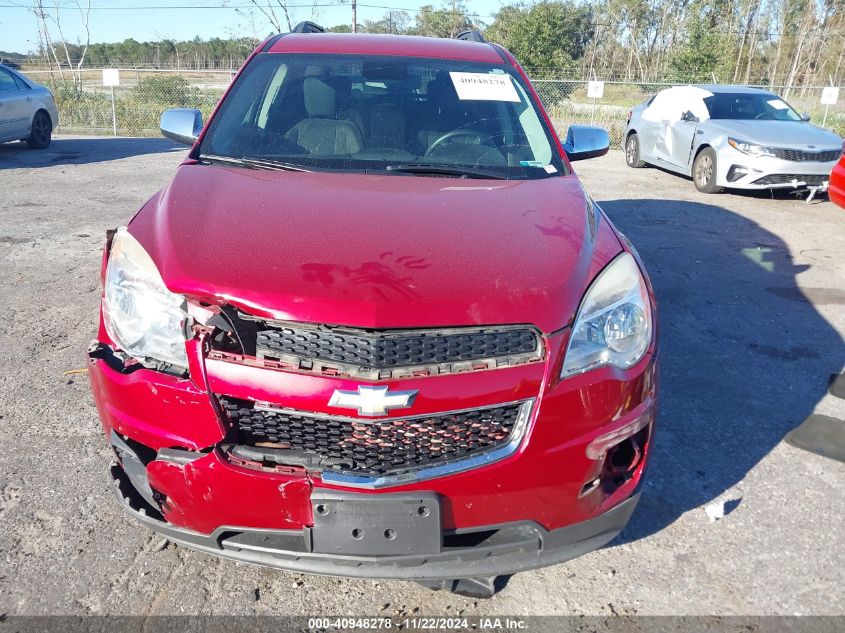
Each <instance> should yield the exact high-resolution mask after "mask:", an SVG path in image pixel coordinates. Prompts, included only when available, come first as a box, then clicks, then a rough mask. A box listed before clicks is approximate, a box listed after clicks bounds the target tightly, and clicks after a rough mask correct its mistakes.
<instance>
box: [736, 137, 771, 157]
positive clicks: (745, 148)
mask: <svg viewBox="0 0 845 633" xmlns="http://www.w3.org/2000/svg"><path fill="white" fill-rule="evenodd" d="M728 145H730V146H731V147H733V148H734V149H735V150H737V151H740V152H742V153H743V154H749V155H751V156H774V155H775V153H774V152H773V151H772V148H771V147H766V146H765V145H757V144H756V143H749V142H748V141H740V140H739V139H736V138H729V139H728Z"/></svg>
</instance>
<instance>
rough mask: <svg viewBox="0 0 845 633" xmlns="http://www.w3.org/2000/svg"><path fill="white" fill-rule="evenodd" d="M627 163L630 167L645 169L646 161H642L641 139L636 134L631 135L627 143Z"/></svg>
mask: <svg viewBox="0 0 845 633" xmlns="http://www.w3.org/2000/svg"><path fill="white" fill-rule="evenodd" d="M625 162H626V163H627V164H628V167H634V168H636V169H639V168H640V167H645V161H643V160H641V159H640V137H639V136H637V133H636V132H632V133H631V134H629V135H628V140H626V141H625Z"/></svg>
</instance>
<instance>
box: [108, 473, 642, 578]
mask: <svg viewBox="0 0 845 633" xmlns="http://www.w3.org/2000/svg"><path fill="white" fill-rule="evenodd" d="M111 475H112V478H113V486H114V491H115V494H116V495H117V497H118V499H120V501H121V503H122V505H123V507H124V509H125V510H126V512H127V513H128V514H129V515H130V516H132V517H134V518H135V519H136V520H138V521H140V522H141V523H142V524H144V525H145V526H147V527H148V528H150V529H152V530H154V531H155V532H158V533H159V534H161V535H163V536H165V537H166V538H167V539H168V540H170V541H172V542H174V543H177V544H180V545H184V546H186V547H189V548H191V549H195V550H197V551H200V552H204V553H206V554H212V555H215V556H220V557H223V558H229V559H232V560H236V561H241V562H245V563H252V564H256V565H262V566H265V567H273V568H277V569H285V570H289V571H297V572H302V573H309V574H318V575H329V576H346V577H356V578H378V579H397V580H447V579H455V578H479V577H489V576H501V575H508V574H513V573H516V572H520V571H525V570H529V569H536V568H538V567H545V566H547V565H554V564H558V563H562V562H565V561H567V560H570V559H572V558H576V557H578V556H581V555H583V554H586V553H588V552H590V551H592V550H595V549H597V548H599V547H602V546H603V545H605V544H607V543H608V542H610V541H611V540H613V539H614V538H615V537H616V536H617V535H618V534H619V533H620V532H621V531H622V529H623V528H624V527H625V525H626V524H627V523H628V521H629V519H630V518H631V515H632V514H633V512H634V509H635V508H636V505H637V502H638V501H639V492H635V493H634V494H633V495H631V496H630V497H629V498H628V499H626V500H625V501H623V502H621V503H619V504H618V505H616V506H614V507H613V508H612V509H610V510H608V511H607V512H605V513H603V514H601V515H599V516H597V517H595V518H592V519H589V520H587V521H584V522H581V523H577V524H574V525H569V526H566V527H562V528H558V529H554V530H546V529H544V528H543V527H542V526H540V525H539V524H537V523H535V522H533V521H519V522H514V523H506V524H501V525H494V526H484V527H476V528H471V529H458V530H450V531H444V534H443V537H444V539H443V547H441V550H440V552H439V553H433V554H432V553H427V554H404V555H383V556H349V555H341V554H325V553H317V552H314V551H311V549H312V548H311V543H312V537H311V534H310V528H303V529H301V530H272V529H257V528H239V527H230V526H222V527H219V528H217V529H216V530H214V531H213V532H212V533H211V534H202V533H199V532H194V531H193V530H188V529H185V528H181V527H177V526H174V525H172V524H170V523H167V522H166V521H163V520H162V519H161V518H159V517H157V516H155V515H156V514H157V513H156V512H155V511H153V512H150V511H149V510H150V509H149V506H148V504H146V503H145V502H144V500H143V498H142V497H141V495H139V494H138V492H137V491H136V489H135V487H134V486H133V485H132V483H131V482H130V479H129V476H128V475H127V473H126V472H124V470H123V468H122V467H121V466H120V465H118V464H113V465H112V467H111Z"/></svg>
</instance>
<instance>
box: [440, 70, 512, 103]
mask: <svg viewBox="0 0 845 633" xmlns="http://www.w3.org/2000/svg"><path fill="white" fill-rule="evenodd" d="M449 76H450V77H451V78H452V84H453V85H454V86H455V92H457V93H458V99H460V100H461V101H512V102H514V103H519V95H518V94H517V93H516V88H515V87H514V85H513V81H512V80H511V78H510V75H493V74H490V73H456V72H450V73H449Z"/></svg>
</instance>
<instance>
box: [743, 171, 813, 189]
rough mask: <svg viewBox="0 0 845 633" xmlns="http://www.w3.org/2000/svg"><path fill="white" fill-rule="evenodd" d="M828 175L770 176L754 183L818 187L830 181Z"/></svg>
mask: <svg viewBox="0 0 845 633" xmlns="http://www.w3.org/2000/svg"><path fill="white" fill-rule="evenodd" d="M828 177H829V176H828V175H827V174H822V175H808V174H769V175H768V176H763V177H762V178H758V179H757V180H755V181H754V184H755V185H790V184H792V183H793V181H794V182H796V183H804V184H805V185H807V186H810V187H818V186H819V185H821V184H823V183H824V181H825V180H827V179H828Z"/></svg>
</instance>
